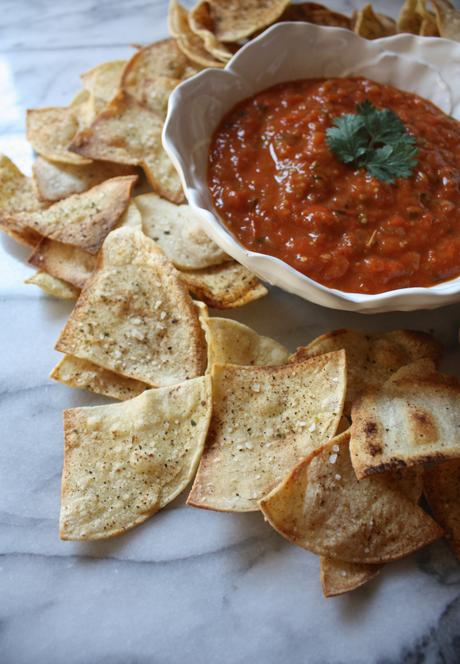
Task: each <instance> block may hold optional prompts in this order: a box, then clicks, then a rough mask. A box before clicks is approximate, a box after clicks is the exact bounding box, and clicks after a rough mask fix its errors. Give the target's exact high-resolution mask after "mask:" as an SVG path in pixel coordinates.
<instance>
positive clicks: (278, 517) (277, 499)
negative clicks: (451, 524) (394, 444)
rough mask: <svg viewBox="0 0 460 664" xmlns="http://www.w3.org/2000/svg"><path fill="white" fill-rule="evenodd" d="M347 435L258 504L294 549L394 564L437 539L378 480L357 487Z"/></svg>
mask: <svg viewBox="0 0 460 664" xmlns="http://www.w3.org/2000/svg"><path fill="white" fill-rule="evenodd" d="M349 440H350V434H349V432H345V433H342V434H340V435H339V436H337V437H336V438H334V439H332V440H331V441H330V442H329V443H327V444H326V445H323V446H322V447H321V448H320V449H319V450H317V451H316V452H313V453H312V454H310V455H309V456H308V457H307V458H306V459H304V460H303V461H301V462H300V463H299V464H298V465H297V466H296V467H295V468H294V469H293V470H292V471H291V472H290V473H289V475H288V476H287V477H286V478H285V479H284V480H283V481H282V482H281V484H279V485H278V486H277V487H276V488H275V489H273V491H272V492H271V493H270V494H269V495H268V496H266V497H265V498H263V499H262V500H261V501H260V507H261V510H262V512H263V513H264V515H265V517H266V518H267V519H268V521H269V522H270V523H271V525H272V526H273V527H274V528H275V529H276V530H277V531H278V532H279V533H281V535H283V536H284V537H286V539H288V540H290V541H291V542H293V543H294V544H297V545H298V546H301V547H303V548H304V549H308V550H309V551H312V552H313V553H316V554H319V555H323V556H328V557H330V558H334V559H339V560H343V561H346V562H351V563H370V564H381V563H384V562H389V561H390V560H397V559H398V558H403V557H404V556H406V555H408V554H409V553H412V552H413V551H416V550H417V549H420V548H421V547H423V546H426V545H427V544H429V543H430V542H433V541H434V540H436V539H438V538H439V537H441V536H442V534H443V532H442V530H441V528H440V527H439V526H438V524H437V523H435V521H433V520H432V519H431V518H430V517H429V516H428V514H426V513H425V512H424V511H423V510H422V509H421V508H420V507H418V506H417V505H415V504H414V503H413V502H412V501H411V500H410V499H409V498H406V497H405V496H404V494H403V493H402V492H401V491H398V490H397V489H395V488H394V486H393V485H392V484H391V483H388V482H387V480H386V479H385V478H384V477H383V476H379V477H369V478H366V479H364V480H361V481H358V480H357V479H356V477H355V474H354V472H353V467H352V465H351V461H350V453H349Z"/></svg>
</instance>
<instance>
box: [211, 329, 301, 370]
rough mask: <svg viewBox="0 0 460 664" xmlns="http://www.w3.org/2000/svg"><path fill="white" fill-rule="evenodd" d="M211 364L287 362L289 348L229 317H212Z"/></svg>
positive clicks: (257, 364) (266, 364) (276, 363)
mask: <svg viewBox="0 0 460 664" xmlns="http://www.w3.org/2000/svg"><path fill="white" fill-rule="evenodd" d="M206 325H207V327H208V328H209V341H208V366H210V367H211V366H212V365H213V364H239V365H251V366H276V365H280V364H285V363H286V362H287V358H288V356H289V351H288V350H287V348H285V347H284V346H283V345H282V344H280V343H278V341H275V340H274V339H270V337H263V336H261V335H260V334H257V332H256V331H255V330H253V329H251V328H250V327H248V326H247V325H243V324H242V323H238V322H237V321H236V320H231V319H229V318H209V319H208V320H207V321H206Z"/></svg>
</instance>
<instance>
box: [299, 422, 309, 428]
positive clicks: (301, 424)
mask: <svg viewBox="0 0 460 664" xmlns="http://www.w3.org/2000/svg"><path fill="white" fill-rule="evenodd" d="M297 426H298V427H306V426H307V423H306V422H303V421H302V422H297Z"/></svg>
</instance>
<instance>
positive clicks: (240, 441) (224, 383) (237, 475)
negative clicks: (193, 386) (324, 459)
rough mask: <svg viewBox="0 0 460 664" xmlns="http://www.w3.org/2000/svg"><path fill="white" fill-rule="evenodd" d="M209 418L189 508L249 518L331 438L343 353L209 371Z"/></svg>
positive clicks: (339, 400)
mask: <svg viewBox="0 0 460 664" xmlns="http://www.w3.org/2000/svg"><path fill="white" fill-rule="evenodd" d="M212 378H213V416H212V422H211V426H210V430H209V436H208V440H207V443H206V449H205V451H204V454H203V457H202V459H201V462H200V466H199V468H198V473H197V476H196V478H195V482H194V484H193V487H192V491H191V493H190V495H189V497H188V499H187V502H188V504H189V505H193V506H194V507H202V508H205V509H213V510H219V511H224V512H225V511H229V512H251V511H255V510H257V509H258V507H257V501H258V500H259V499H260V498H262V497H263V496H264V495H266V494H267V493H268V492H269V491H270V490H271V489H272V488H273V487H274V486H276V485H277V484H278V482H280V481H281V479H282V478H283V477H284V476H285V474H286V473H287V472H288V471H289V469H290V468H292V467H293V466H294V465H295V464H296V463H297V462H298V461H299V460H300V459H302V458H303V457H304V456H305V455H307V454H309V453H310V452H311V451H312V450H314V449H315V448H316V447H317V446H318V445H319V444H321V443H323V442H324V441H325V440H328V439H329V438H330V437H331V436H333V435H334V433H335V432H336V430H337V426H338V424H339V420H340V417H341V414H342V407H343V399H344V396H345V387H346V370H345V353H344V352H343V351H338V352H336V353H329V354H328V355H321V356H320V357H315V358H313V359H312V360H305V361H304V362H298V363H297V364H285V365H282V366H278V367H246V366H245V367H243V366H237V365H232V364H229V365H224V364H217V365H214V367H213V370H212Z"/></svg>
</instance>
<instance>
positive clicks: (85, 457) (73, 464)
mask: <svg viewBox="0 0 460 664" xmlns="http://www.w3.org/2000/svg"><path fill="white" fill-rule="evenodd" d="M210 414H211V385H210V379H209V377H208V376H206V377H204V376H203V377H200V378H195V379H194V380H190V381H186V382H185V383H181V384H179V385H173V386H170V387H166V388H160V389H153V390H147V391H146V392H144V393H143V394H141V395H140V396H138V397H136V398H134V399H131V400H129V401H125V402H123V403H120V404H114V405H110V406H97V407H94V408H73V409H70V410H66V411H64V433H65V449H64V470H63V476H62V493H61V518H60V535H61V538H62V539H70V540H87V539H101V538H106V537H113V536H114V535H120V534H122V533H123V532H125V531H126V530H128V529H129V528H133V527H134V526H137V525H138V524H140V523H142V522H143V521H145V520H146V519H147V518H148V517H149V516H152V514H154V513H155V512H157V511H158V510H159V509H161V508H162V507H164V506H165V505H167V504H168V503H169V502H170V501H171V500H173V499H174V498H175V497H176V496H177V495H178V494H179V493H180V492H181V491H183V490H184V489H185V487H186V486H187V484H188V483H189V481H190V480H191V478H192V477H193V473H194V472H195V469H196V466H197V464H198V461H199V458H200V455H201V452H202V450H203V446H204V442H205V438H206V433H207V430H208V426H209V419H210Z"/></svg>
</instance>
